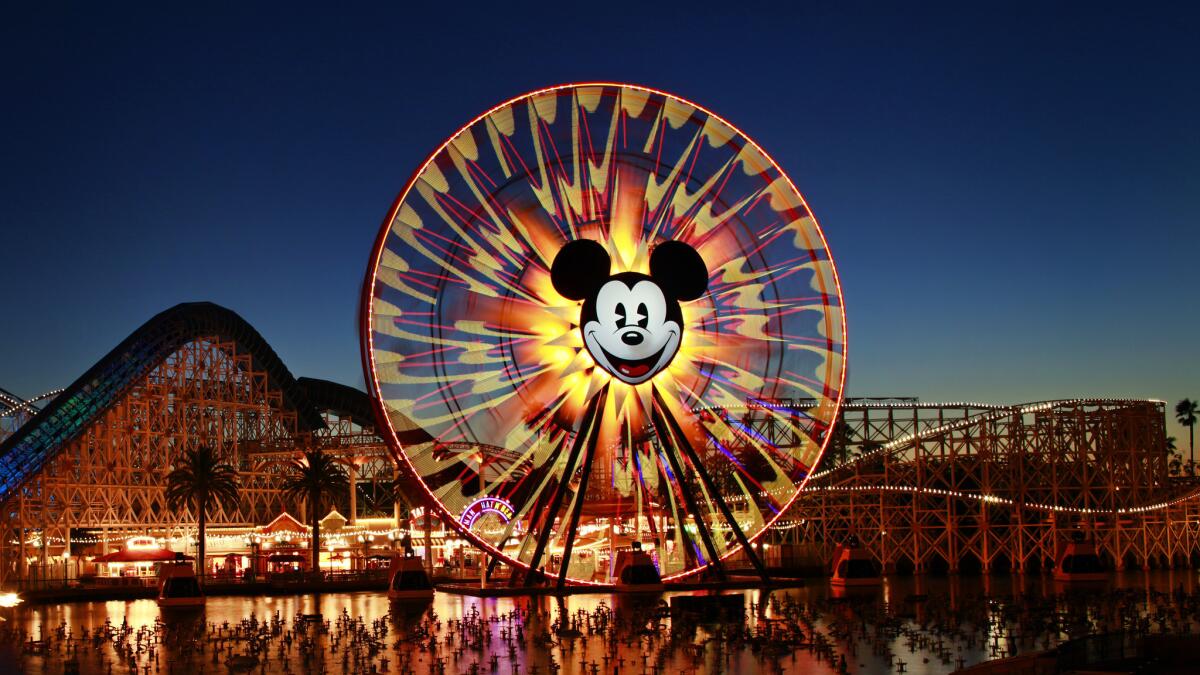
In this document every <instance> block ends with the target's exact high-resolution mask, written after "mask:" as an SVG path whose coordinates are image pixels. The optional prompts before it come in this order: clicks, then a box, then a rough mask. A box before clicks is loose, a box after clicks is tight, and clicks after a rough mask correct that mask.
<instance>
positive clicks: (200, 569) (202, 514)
mask: <svg viewBox="0 0 1200 675" xmlns="http://www.w3.org/2000/svg"><path fill="white" fill-rule="evenodd" d="M196 510H197V511H199V514H198V516H197V521H198V523H199V525H198V527H197V529H198V530H199V532H198V533H197V535H196V568H197V569H196V574H198V575H200V578H201V583H204V582H203V579H204V572H205V567H204V553H205V550H206V549H207V546H206V538H205V536H204V530H205V529H206V528H207V527H208V497H207V496H206V495H197V496H196Z"/></svg>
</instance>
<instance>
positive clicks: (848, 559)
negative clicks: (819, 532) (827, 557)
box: [829, 540, 883, 588]
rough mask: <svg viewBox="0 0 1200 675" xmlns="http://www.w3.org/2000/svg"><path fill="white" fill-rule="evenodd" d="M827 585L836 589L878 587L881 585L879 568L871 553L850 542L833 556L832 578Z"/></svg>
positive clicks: (852, 541)
mask: <svg viewBox="0 0 1200 675" xmlns="http://www.w3.org/2000/svg"><path fill="white" fill-rule="evenodd" d="M829 583H830V584H831V585H833V586H835V587H838V588H851V587H859V588H861V587H868V586H878V585H880V584H881V583H883V579H882V577H881V576H880V574H879V566H878V565H877V564H876V563H875V559H874V558H873V557H872V556H871V552H870V551H868V550H866V549H865V548H862V547H861V546H859V545H858V542H857V540H850V541H848V542H846V543H844V544H841V545H839V546H838V547H837V550H836V551H834V554H833V576H832V577H830V579H829Z"/></svg>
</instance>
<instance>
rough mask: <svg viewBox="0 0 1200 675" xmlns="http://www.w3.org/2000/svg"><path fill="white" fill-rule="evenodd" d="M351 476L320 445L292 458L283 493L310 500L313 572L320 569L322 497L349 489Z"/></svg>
mask: <svg viewBox="0 0 1200 675" xmlns="http://www.w3.org/2000/svg"><path fill="white" fill-rule="evenodd" d="M349 487H350V479H349V478H347V477H346V470H345V469H343V468H342V467H341V466H340V465H339V464H338V463H337V462H335V461H334V460H333V457H331V456H329V455H327V454H325V452H324V451H323V450H321V449H320V448H317V449H314V450H306V451H305V452H304V457H302V458H300V459H296V460H292V462H291V464H290V465H289V466H288V475H287V477H286V478H284V480H283V494H284V496H286V497H287V498H289V499H296V500H299V499H305V500H307V501H308V522H309V526H310V527H311V528H312V571H313V572H320V571H321V499H322V497H325V496H332V495H334V494H337V493H338V492H341V491H344V490H348V489H349Z"/></svg>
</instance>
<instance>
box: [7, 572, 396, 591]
mask: <svg viewBox="0 0 1200 675" xmlns="http://www.w3.org/2000/svg"><path fill="white" fill-rule="evenodd" d="M389 571H390V570H388V569H387V568H382V569H372V570H349V571H347V570H323V571H321V572H316V573H313V572H276V573H267V574H256V575H241V574H238V575H226V574H207V575H203V576H201V577H200V579H201V581H202V583H203V584H204V585H205V586H224V587H226V588H228V587H236V586H253V585H259V584H269V585H276V586H278V585H305V584H330V585H335V586H336V585H340V584H345V585H348V586H349V585H353V584H357V583H364V582H386V581H387V579H388V574H389ZM158 582H159V578H158V577H157V576H136V577H102V576H96V577H82V578H68V579H64V578H62V577H34V578H30V579H17V580H13V582H12V583H11V584H10V586H11V587H10V588H9V589H7V590H13V591H16V592H22V591H34V592H37V591H58V590H65V589H79V590H85V589H130V588H157V587H158Z"/></svg>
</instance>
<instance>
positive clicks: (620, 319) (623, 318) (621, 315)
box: [616, 302, 629, 328]
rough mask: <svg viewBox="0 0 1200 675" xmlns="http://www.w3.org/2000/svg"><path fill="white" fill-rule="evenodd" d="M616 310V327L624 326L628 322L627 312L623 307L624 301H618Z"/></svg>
mask: <svg viewBox="0 0 1200 675" xmlns="http://www.w3.org/2000/svg"><path fill="white" fill-rule="evenodd" d="M616 311H617V328H624V327H625V324H627V323H629V312H628V311H627V310H626V309H625V303H623V302H618V303H617V307H616Z"/></svg>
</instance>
